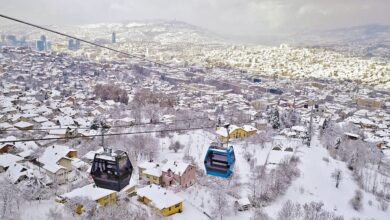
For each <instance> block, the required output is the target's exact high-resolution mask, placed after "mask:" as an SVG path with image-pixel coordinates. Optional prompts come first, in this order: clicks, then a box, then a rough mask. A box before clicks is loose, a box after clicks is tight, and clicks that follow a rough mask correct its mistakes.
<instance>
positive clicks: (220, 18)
mask: <svg viewBox="0 0 390 220" xmlns="http://www.w3.org/2000/svg"><path fill="white" fill-rule="evenodd" d="M0 5H2V7H1V9H0V13H4V14H7V15H10V16H15V17H19V18H22V19H26V20H30V21H32V22H35V23H39V24H85V23H97V22H114V21H123V20H142V19H177V20H182V21H185V22H189V23H192V24H195V25H199V26H202V27H205V28H208V29H211V30H213V31H216V32H219V33H227V34H235V35H240V34H242V35H248V34H251V35H256V34H261V33H280V32H290V31H293V30H294V31H296V30H312V29H329V28H337V27H345V26H355V25H362V24H370V23H379V24H390V13H388V12H389V11H390V3H389V0H138V1H137V0H82V1H80V0H55V1H54V0H34V1H31V0H0Z"/></svg>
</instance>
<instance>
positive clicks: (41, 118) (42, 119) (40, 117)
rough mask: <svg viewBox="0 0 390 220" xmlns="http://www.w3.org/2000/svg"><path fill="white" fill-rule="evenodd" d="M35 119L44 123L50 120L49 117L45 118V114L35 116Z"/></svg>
mask: <svg viewBox="0 0 390 220" xmlns="http://www.w3.org/2000/svg"><path fill="white" fill-rule="evenodd" d="M33 120H34V121H35V122H38V123H42V122H45V121H48V120H49V119H47V118H45V117H43V116H38V117H35V118H33Z"/></svg>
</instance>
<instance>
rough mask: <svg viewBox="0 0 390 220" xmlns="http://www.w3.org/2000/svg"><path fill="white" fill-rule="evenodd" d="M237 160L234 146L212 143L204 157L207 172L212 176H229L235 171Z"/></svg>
mask: <svg viewBox="0 0 390 220" xmlns="http://www.w3.org/2000/svg"><path fill="white" fill-rule="evenodd" d="M235 161H236V157H235V155H234V149H233V146H230V147H228V148H225V147H223V146H220V145H218V144H216V143H212V144H211V145H210V147H209V149H208V151H207V154H206V158H205V159H204V165H205V168H206V173H207V174H208V175H212V176H217V177H222V178H228V177H230V175H231V174H232V173H233V167H234V163H235Z"/></svg>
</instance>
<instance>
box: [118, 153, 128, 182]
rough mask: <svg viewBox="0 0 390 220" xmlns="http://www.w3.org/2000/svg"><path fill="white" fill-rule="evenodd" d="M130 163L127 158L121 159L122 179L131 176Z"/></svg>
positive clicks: (120, 171) (120, 170)
mask: <svg viewBox="0 0 390 220" xmlns="http://www.w3.org/2000/svg"><path fill="white" fill-rule="evenodd" d="M129 172H130V161H129V160H128V159H127V157H125V156H122V157H121V158H120V159H119V173H120V177H121V178H126V177H128V176H129V175H130V173H129Z"/></svg>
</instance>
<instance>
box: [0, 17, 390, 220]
mask: <svg viewBox="0 0 390 220" xmlns="http://www.w3.org/2000/svg"><path fill="white" fill-rule="evenodd" d="M48 28H51V29H53V30H61V31H62V32H63V33H66V34H67V35H69V36H73V37H74V38H69V37H64V36H59V35H57V34H54V33H49V32H45V31H43V30H39V29H36V28H32V27H26V26H23V25H22V24H20V25H8V26H3V28H2V29H0V34H1V41H0V88H1V89H0V219H4V220H11V219H23V220H30V219H31V220H35V219H174V220H176V219H177V220H179V219H187V220H192V219H205V220H207V219H227V220H229V219H256V220H257V219H260V220H268V219H275V220H290V219H296V220H301V219H302V220H303V219H312V220H326V219H332V220H341V219H346V220H347V219H348V220H349V219H362V220H363V219H376V220H386V219H390V209H389V208H388V206H389V203H390V91H389V90H390V60H389V59H388V58H386V57H385V56H384V57H361V56H356V55H353V54H347V53H343V52H340V51H337V50H328V49H326V48H314V47H298V46H294V45H289V44H287V43H283V44H280V45H277V46H263V45H259V44H250V43H237V42H233V41H231V40H226V39H224V38H222V37H221V36H219V35H216V34H214V33H212V32H210V31H207V30H206V29H203V28H200V27H197V26H193V25H189V24H187V23H184V22H179V21H167V20H148V21H133V22H123V23H98V24H89V25H77V26H70V25H69V26H59V25H52V26H48ZM84 40H85V41H87V42H85V41H84ZM91 43H92V44H91ZM93 44H96V45H93Z"/></svg>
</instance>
